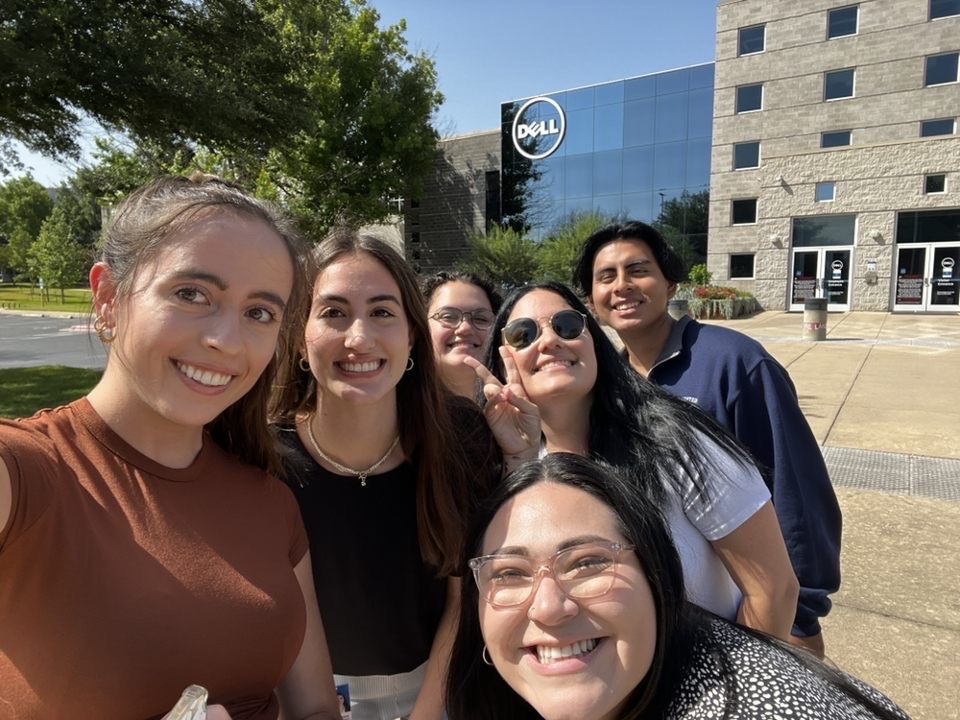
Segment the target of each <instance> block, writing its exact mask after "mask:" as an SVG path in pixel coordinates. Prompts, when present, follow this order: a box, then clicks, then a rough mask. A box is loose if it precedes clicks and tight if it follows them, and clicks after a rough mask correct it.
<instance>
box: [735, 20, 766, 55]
mask: <svg viewBox="0 0 960 720" xmlns="http://www.w3.org/2000/svg"><path fill="white" fill-rule="evenodd" d="M765 40H766V25H754V26H753V27H745V28H740V30H739V31H738V32H737V55H752V54H753V53H758V52H763V49H764V46H765V44H766V43H765Z"/></svg>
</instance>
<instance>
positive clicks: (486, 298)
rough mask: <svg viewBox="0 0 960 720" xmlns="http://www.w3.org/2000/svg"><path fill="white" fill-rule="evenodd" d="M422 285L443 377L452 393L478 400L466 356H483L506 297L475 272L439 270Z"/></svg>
mask: <svg viewBox="0 0 960 720" xmlns="http://www.w3.org/2000/svg"><path fill="white" fill-rule="evenodd" d="M421 288H422V290H423V298H424V300H425V301H426V303H427V317H428V318H429V319H430V339H431V341H432V342H433V352H434V355H435V356H436V359H437V369H438V370H439V371H440V377H441V378H442V379H443V381H444V383H446V385H447V387H448V388H449V389H450V391H451V392H453V393H456V394H457V395H460V396H462V397H466V398H469V399H470V400H474V399H476V394H477V376H476V374H475V373H474V372H473V370H472V369H471V368H470V367H468V366H467V365H464V363H463V358H464V357H465V356H469V357H472V358H475V359H476V360H479V359H480V358H481V357H482V355H483V346H484V343H486V341H487V336H488V335H489V334H490V327H491V326H492V325H493V317H494V314H495V313H496V312H497V310H499V309H500V305H501V303H502V302H503V298H501V297H500V294H499V293H498V292H497V291H496V290H495V289H494V287H493V283H491V282H490V281H489V280H487V279H486V278H482V277H480V276H479V275H477V274H475V273H472V272H460V271H457V272H438V273H437V274H436V275H431V276H430V277H428V278H426V279H424V280H423V282H422V283H421Z"/></svg>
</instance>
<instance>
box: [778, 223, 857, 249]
mask: <svg viewBox="0 0 960 720" xmlns="http://www.w3.org/2000/svg"><path fill="white" fill-rule="evenodd" d="M856 228H857V216H856V215H817V216H816V217H802V218H794V219H793V246H794V247H823V246H824V245H853V238H854V237H855V235H856Z"/></svg>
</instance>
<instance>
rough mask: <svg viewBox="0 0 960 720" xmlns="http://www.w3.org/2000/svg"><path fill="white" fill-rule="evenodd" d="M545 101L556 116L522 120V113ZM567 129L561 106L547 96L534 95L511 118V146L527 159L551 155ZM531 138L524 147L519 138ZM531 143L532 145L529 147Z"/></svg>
mask: <svg viewBox="0 0 960 720" xmlns="http://www.w3.org/2000/svg"><path fill="white" fill-rule="evenodd" d="M539 103H545V104H546V105H547V106H549V107H550V108H552V109H553V111H554V112H555V113H556V115H557V117H550V118H545V119H542V120H534V121H532V122H522V120H523V116H524V114H525V113H526V112H527V110H529V109H530V108H531V107H533V106H535V105H538V104H539ZM566 131H567V120H566V117H565V116H564V114H563V108H561V107H560V106H559V105H558V104H557V102H556V101H555V100H552V99H550V98H548V97H536V98H533V99H532V100H527V101H526V102H525V103H524V104H523V105H522V106H521V107H520V110H518V111H517V114H516V115H515V116H514V118H513V129H512V133H511V134H512V135H513V147H514V148H515V149H516V151H517V152H518V153H520V154H521V155H523V156H524V157H525V158H527V159H529V160H542V159H543V158H545V157H549V156H550V155H553V153H555V152H556V151H557V148H559V147H560V143H562V142H563V136H564V134H565V133H566ZM527 138H532V139H533V140H534V142H533V143H527V146H526V148H525V147H524V146H523V144H522V143H521V140H526V139H527ZM531 145H532V147H531Z"/></svg>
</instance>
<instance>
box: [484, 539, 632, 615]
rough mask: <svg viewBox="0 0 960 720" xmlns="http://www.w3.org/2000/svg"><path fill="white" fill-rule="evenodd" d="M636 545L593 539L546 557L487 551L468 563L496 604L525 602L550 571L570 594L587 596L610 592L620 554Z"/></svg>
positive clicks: (507, 606) (496, 605)
mask: <svg viewBox="0 0 960 720" xmlns="http://www.w3.org/2000/svg"><path fill="white" fill-rule="evenodd" d="M628 550H633V545H624V544H622V543H616V542H591V543H584V544H582V545H574V546H573V547H568V548H564V549H563V550H560V551H559V552H556V553H554V554H553V555H552V556H550V557H548V558H545V559H543V560H536V559H534V558H531V557H528V556H526V555H510V554H502V555H483V556H481V557H477V558H473V559H472V560H470V562H469V563H468V564H469V566H470V569H471V570H473V579H474V580H475V581H476V583H477V589H478V590H479V591H480V597H481V598H483V600H484V601H485V602H487V603H489V604H490V605H492V606H493V607H496V608H509V607H516V606H518V605H523V604H525V603H526V602H527V601H528V600H529V599H530V598H531V597H532V596H533V593H534V591H535V590H536V588H537V586H538V585H539V584H540V578H541V577H543V575H544V573H549V574H550V575H551V576H552V577H553V579H554V581H555V582H556V583H557V586H558V587H559V588H560V590H561V591H562V592H563V594H564V595H566V596H567V597H569V598H574V599H584V598H593V597H598V596H600V595H605V594H607V593H608V592H610V589H611V588H612V587H613V583H614V581H615V580H616V577H617V564H618V563H619V561H620V554H621V553H623V552H626V551H628Z"/></svg>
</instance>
